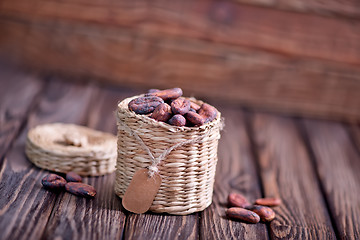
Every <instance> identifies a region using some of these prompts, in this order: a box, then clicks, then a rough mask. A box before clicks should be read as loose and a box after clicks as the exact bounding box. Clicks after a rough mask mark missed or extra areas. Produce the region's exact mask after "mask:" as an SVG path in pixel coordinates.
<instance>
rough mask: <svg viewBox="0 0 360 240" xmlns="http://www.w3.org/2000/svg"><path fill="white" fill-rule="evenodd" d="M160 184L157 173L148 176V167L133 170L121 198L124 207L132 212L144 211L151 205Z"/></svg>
mask: <svg viewBox="0 0 360 240" xmlns="http://www.w3.org/2000/svg"><path fill="white" fill-rule="evenodd" d="M160 185H161V177H160V175H159V173H154V175H153V176H152V177H149V174H148V169H139V170H137V171H136V172H135V174H134V176H133V178H132V179H131V182H130V184H129V186H128V188H127V189H126V192H125V194H124V197H123V199H122V205H123V206H124V208H125V209H126V210H128V211H130V212H133V213H144V212H146V211H147V210H149V208H150V207H151V204H152V202H153V201H154V199H155V196H156V194H157V192H158V191H159V188H160Z"/></svg>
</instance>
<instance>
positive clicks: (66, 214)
mask: <svg viewBox="0 0 360 240" xmlns="http://www.w3.org/2000/svg"><path fill="white" fill-rule="evenodd" d="M142 91H144V90H143V89H140V90H135V89H125V88H118V87H113V86H112V87H111V86H102V85H99V84H97V83H95V82H92V81H82V82H77V83H73V82H69V81H64V80H63V79H59V78H55V77H36V76H34V75H29V74H24V73H19V72H13V71H11V70H9V69H8V68H6V67H0V161H1V162H0V164H1V171H0V239H84V240H88V239H199V238H200V239H336V238H338V239H360V155H359V154H360V127H359V125H356V124H354V125H347V124H343V123H339V122H330V121H321V120H311V119H303V118H294V117H290V116H283V115H276V114H271V113H264V112H259V111H254V110H252V109H244V108H242V107H241V106H230V105H226V104H222V103H219V102H211V103H212V104H213V105H215V106H216V107H217V108H218V109H219V110H220V111H221V112H222V114H223V116H224V117H225V124H226V127H225V130H224V131H223V132H222V138H221V140H220V145H219V153H218V156H219V162H218V165H217V172H216V181H215V186H214V196H213V203H212V204H211V205H210V207H208V208H207V209H206V210H204V211H203V212H198V213H195V214H191V215H188V216H172V215H167V214H153V213H146V214H141V215H136V214H131V213H129V212H127V211H125V210H124V209H123V207H122V206H121V199H120V198H118V197H117V196H116V195H115V193H114V191H113V183H114V175H113V174H112V175H107V176H102V177H89V178H85V180H84V181H85V182H86V183H88V184H91V185H93V186H95V188H96V189H97V191H98V194H97V196H96V197H95V199H84V198H80V197H76V196H74V195H71V194H69V193H66V192H63V193H59V194H55V193H52V192H49V191H46V190H45V189H43V188H42V185H41V179H42V177H43V176H44V175H45V174H47V173H48V171H46V170H42V169H39V168H37V167H35V166H34V165H33V164H31V163H30V162H29V161H28V159H27V158H26V156H25V154H24V143H25V138H26V134H27V131H28V130H29V128H31V127H34V126H36V125H38V124H43V123H50V122H65V123H76V124H81V125H85V126H88V127H91V128H95V129H99V130H102V131H107V132H112V133H114V134H115V133H116V124H115V118H114V113H113V112H114V110H115V108H116V103H117V102H118V101H119V100H122V99H123V98H125V97H128V96H132V95H135V94H138V93H141V92H142ZM185 94H186V93H185ZM205 100H206V99H205ZM230 192H240V193H242V194H244V195H245V196H246V197H247V198H248V199H250V200H254V199H256V198H258V197H280V198H281V199H282V200H283V204H282V205H281V206H279V207H276V208H274V210H275V212H276V214H277V215H276V219H275V220H274V221H272V222H271V223H270V224H263V223H259V224H255V225H251V224H244V223H241V222H237V221H232V220H229V219H227V218H226V216H225V210H226V205H227V204H226V202H227V196H228V194H229V193H230Z"/></svg>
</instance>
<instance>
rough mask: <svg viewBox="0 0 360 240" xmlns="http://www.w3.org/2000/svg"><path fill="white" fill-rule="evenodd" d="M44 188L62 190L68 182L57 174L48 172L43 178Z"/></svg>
mask: <svg viewBox="0 0 360 240" xmlns="http://www.w3.org/2000/svg"><path fill="white" fill-rule="evenodd" d="M41 183H42V185H43V186H44V188H47V189H51V190H61V189H63V188H64V186H65V184H66V180H65V179H64V178H63V177H61V176H59V175H57V174H53V173H51V174H48V175H46V176H45V177H44V178H43V179H42V180H41Z"/></svg>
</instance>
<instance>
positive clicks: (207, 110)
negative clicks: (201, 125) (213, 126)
mask: <svg viewBox="0 0 360 240" xmlns="http://www.w3.org/2000/svg"><path fill="white" fill-rule="evenodd" d="M198 113H199V114H200V115H201V116H202V117H203V118H204V119H205V123H207V122H211V121H212V120H214V119H215V118H216V116H217V110H216V108H214V107H213V106H211V105H209V104H207V103H203V104H202V105H201V107H200V109H199V111H198Z"/></svg>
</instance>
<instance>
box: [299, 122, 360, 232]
mask: <svg viewBox="0 0 360 240" xmlns="http://www.w3.org/2000/svg"><path fill="white" fill-rule="evenodd" d="M304 125H305V128H306V132H307V135H308V136H309V139H310V146H311V149H312V151H313V154H314V156H315V158H314V160H315V164H316V170H317V171H318V175H319V178H320V180H321V183H322V186H323V189H324V192H325V196H326V198H327V201H328V205H329V208H330V213H331V215H332V217H333V219H334V222H335V224H336V228H337V232H338V234H339V238H341V239H359V238H360V218H359V216H360V198H359V196H360V188H359V185H360V175H359V172H360V156H359V152H358V151H357V150H356V149H355V147H354V145H353V144H352V142H351V139H350V137H349V135H348V132H347V131H346V129H345V128H344V127H343V126H342V125H341V124H339V123H331V122H324V121H315V120H305V121H304Z"/></svg>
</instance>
